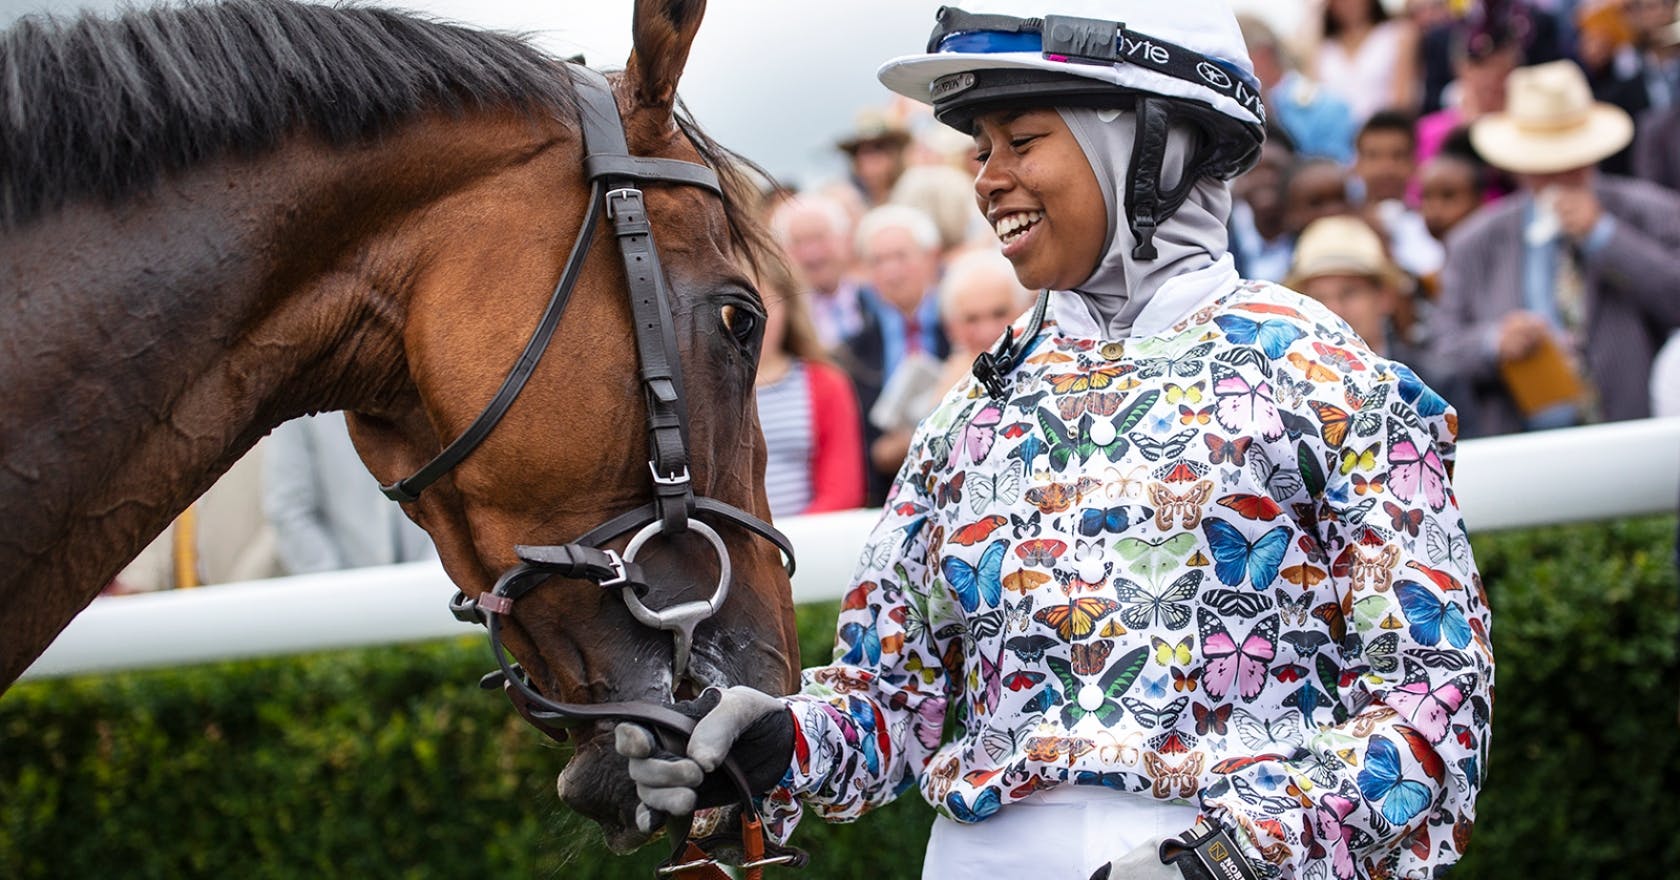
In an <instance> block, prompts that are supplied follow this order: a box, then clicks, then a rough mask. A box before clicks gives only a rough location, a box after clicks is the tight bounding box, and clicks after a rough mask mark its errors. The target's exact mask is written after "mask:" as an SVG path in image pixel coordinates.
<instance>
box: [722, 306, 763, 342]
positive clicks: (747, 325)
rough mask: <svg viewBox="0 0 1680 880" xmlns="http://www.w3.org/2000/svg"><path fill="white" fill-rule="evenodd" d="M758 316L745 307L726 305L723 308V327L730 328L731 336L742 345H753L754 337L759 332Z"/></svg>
mask: <svg viewBox="0 0 1680 880" xmlns="http://www.w3.org/2000/svg"><path fill="white" fill-rule="evenodd" d="M758 320H759V318H758V315H757V314H755V313H753V311H752V310H751V309H748V308H746V307H745V306H738V305H733V304H731V305H726V306H724V307H723V326H725V327H728V328H729V335H731V336H733V337H735V341H736V342H739V343H741V344H742V345H751V344H752V341H753V336H754V334H756V333H757V332H758Z"/></svg>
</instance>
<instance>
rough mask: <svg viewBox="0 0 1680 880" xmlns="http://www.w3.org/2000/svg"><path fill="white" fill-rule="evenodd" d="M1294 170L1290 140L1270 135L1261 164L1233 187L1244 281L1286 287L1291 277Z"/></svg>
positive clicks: (1234, 238)
mask: <svg viewBox="0 0 1680 880" xmlns="http://www.w3.org/2000/svg"><path fill="white" fill-rule="evenodd" d="M1294 166H1295V152H1294V148H1293V146H1292V145H1291V144H1290V141H1289V137H1288V135H1286V134H1283V133H1282V132H1280V131H1278V130H1276V129H1270V130H1269V131H1268V133H1267V136H1266V143H1265V145H1264V146H1262V147H1261V148H1260V161H1259V162H1257V163H1256V164H1255V166H1254V167H1253V168H1251V169H1249V170H1248V173H1246V174H1244V175H1243V176H1241V177H1239V178H1237V179H1236V180H1234V181H1232V182H1231V196H1232V198H1233V203H1232V205H1231V220H1230V225H1231V231H1230V241H1231V255H1232V258H1233V259H1235V260H1236V264H1237V274H1238V275H1240V276H1242V277H1244V278H1253V279H1257V280H1260V281H1282V280H1283V277H1284V276H1285V275H1287V274H1289V261H1290V259H1291V257H1292V256H1293V255H1294V253H1295V236H1293V235H1291V234H1290V233H1289V224H1288V218H1287V217H1286V216H1285V213H1286V211H1287V209H1288V204H1287V202H1286V200H1285V199H1284V193H1283V188H1284V182H1285V181H1286V180H1287V179H1288V177H1289V174H1290V171H1291V169H1293V168H1294Z"/></svg>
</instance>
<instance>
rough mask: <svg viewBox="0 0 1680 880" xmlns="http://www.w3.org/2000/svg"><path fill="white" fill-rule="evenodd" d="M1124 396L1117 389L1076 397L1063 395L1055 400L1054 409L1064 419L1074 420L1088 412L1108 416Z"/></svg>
mask: <svg viewBox="0 0 1680 880" xmlns="http://www.w3.org/2000/svg"><path fill="white" fill-rule="evenodd" d="M1124 399H1125V396H1124V395H1122V394H1121V393H1120V392H1118V391H1093V392H1091V393H1090V394H1082V395H1080V396H1078V397H1063V398H1060V399H1058V400H1057V401H1056V411H1057V412H1059V413H1061V414H1062V418H1063V419H1064V420H1065V421H1069V422H1071V421H1074V420H1076V419H1078V418H1079V417H1080V416H1082V415H1084V414H1086V413H1090V414H1091V415H1093V416H1102V417H1105V418H1106V417H1108V416H1111V415H1114V413H1115V412H1116V411H1117V410H1119V409H1120V401H1122V400H1124Z"/></svg>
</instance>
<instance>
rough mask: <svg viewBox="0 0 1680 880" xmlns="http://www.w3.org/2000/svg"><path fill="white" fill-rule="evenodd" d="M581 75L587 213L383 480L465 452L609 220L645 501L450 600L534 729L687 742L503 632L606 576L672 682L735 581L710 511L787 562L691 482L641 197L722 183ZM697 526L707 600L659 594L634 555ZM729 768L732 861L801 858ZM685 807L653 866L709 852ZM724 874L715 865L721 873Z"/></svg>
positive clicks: (647, 707) (413, 485) (439, 472)
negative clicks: (656, 636)
mask: <svg viewBox="0 0 1680 880" xmlns="http://www.w3.org/2000/svg"><path fill="white" fill-rule="evenodd" d="M570 69H571V70H572V71H573V73H574V74H575V75H574V81H575V83H576V85H577V93H578V99H579V121H580V123H581V125H582V133H583V143H584V148H585V150H586V156H585V159H584V170H585V174H586V175H587V177H588V179H589V183H590V196H589V208H588V211H587V212H586V213H585V215H584V218H583V226H582V228H581V229H580V230H579V232H578V238H577V241H576V242H574V243H573V245H572V250H571V253H570V255H569V256H568V257H567V259H566V265H565V268H564V270H562V271H561V273H560V280H559V282H558V283H556V285H555V287H554V292H553V293H552V294H551V295H550V297H549V301H548V305H547V307H546V308H545V309H544V311H543V314H542V318H541V320H540V321H538V323H537V328H536V330H535V331H533V332H532V334H531V338H530V340H529V341H527V342H526V343H525V348H524V350H523V351H522V352H521V353H520V355H519V360H518V361H516V362H515V363H514V366H513V369H512V370H511V371H510V372H509V373H508V375H507V378H505V379H504V380H502V384H501V387H500V388H499V389H498V390H497V391H496V395H495V397H494V398H492V399H491V401H490V403H489V404H488V405H486V406H485V408H484V410H483V411H482V412H480V413H479V414H478V417H477V418H475V419H473V422H472V424H471V425H469V426H468V427H467V429H466V430H465V431H464V432H462V434H461V435H460V436H459V437H457V438H455V440H454V441H453V442H451V443H450V444H449V445H448V446H446V447H445V448H444V449H443V451H442V452H440V453H438V455H437V457H436V458H433V459H432V460H431V461H430V462H427V464H426V465H425V466H424V467H422V468H420V470H418V471H416V472H415V473H414V474H413V475H411V476H409V477H407V478H406V479H402V480H398V481H396V482H394V483H392V484H390V485H388V486H382V487H381V489H380V490H381V491H382V492H384V493H385V496H386V497H387V498H390V499H392V500H394V501H400V502H412V501H415V500H416V499H418V498H419V496H420V493H421V491H423V490H424V489H425V488H426V487H427V486H429V485H431V484H432V483H434V482H436V481H437V480H438V478H439V477H442V476H443V475H444V474H446V473H448V472H449V471H450V470H451V469H452V468H454V467H455V466H456V465H457V464H460V462H461V461H462V460H463V459H465V458H466V457H467V456H468V455H469V454H471V453H472V451H473V450H474V449H475V448H477V446H478V445H479V444H480V443H482V442H483V441H484V439H485V438H486V437H487V436H489V434H490V432H491V431H492V430H493V429H494V428H495V427H496V425H497V424H498V423H499V422H500V421H501V419H502V417H503V416H504V415H506V414H507V411H508V408H509V407H511V406H512V405H513V401H514V399H515V398H516V397H518V396H519V392H520V390H521V389H523V388H524V387H525V384H526V382H528V381H529V380H530V378H531V375H532V374H533V373H534V372H535V371H536V367H537V363H538V362H539V361H540V360H541V359H542V356H543V352H544V351H545V350H546V349H547V348H548V343H549V341H550V340H551V339H552V338H553V336H554V332H555V330H556V328H558V327H559V324H560V318H561V315H562V314H564V312H565V310H566V304H567V302H568V301H569V300H570V299H571V295H572V291H573V289H574V288H575V287H576V285H577V281H578V278H579V276H580V274H581V273H582V269H583V262H584V260H585V258H586V257H587V255H588V253H589V248H590V245H591V244H592V243H593V241H594V237H595V227H596V225H597V224H598V223H599V221H600V219H601V215H602V214H603V213H605V215H606V218H607V220H608V221H610V222H611V223H612V224H613V234H614V235H615V236H616V237H617V239H618V249H619V254H620V255H621V256H622V258H623V260H624V271H625V276H626V280H627V282H628V285H629V291H630V304H631V316H632V321H633V322H634V329H635V337H636V352H637V357H638V360H639V362H640V365H641V367H640V378H641V385H642V389H643V392H644V397H645V398H646V402H647V410H648V422H647V430H648V447H649V458H648V470H649V474H650V477H651V485H652V489H653V496H654V497H653V501H651V502H650V503H648V504H645V505H643V506H641V507H638V508H636V509H634V510H630V511H626V512H624V513H621V514H619V515H618V516H615V517H613V518H612V519H610V520H608V521H607V522H605V523H602V524H601V525H599V526H597V527H595V528H594V529H591V530H590V531H589V532H587V533H586V534H584V535H583V536H581V537H579V538H577V539H576V540H574V541H572V542H571V543H569V544H557V545H545V546H518V547H515V548H514V551H515V553H516V554H517V556H518V558H519V564H518V565H515V566H514V567H513V568H510V569H508V570H507V571H506V572H503V573H502V575H501V577H500V578H498V579H497V580H496V584H495V586H494V587H493V588H491V589H490V590H489V591H488V592H485V593H483V594H481V595H479V596H477V597H469V596H467V595H466V593H465V592H463V591H459V590H457V591H456V593H455V597H454V598H453V599H452V600H451V601H450V603H449V606H450V610H451V612H453V613H454V615H455V617H456V618H457V619H459V620H462V621H464V622H467V623H482V624H484V625H485V626H486V627H487V628H488V630H489V634H490V645H491V648H492V650H493V651H494V653H495V656H496V663H497V665H498V666H499V667H500V669H499V670H498V671H496V672H493V673H491V674H490V675H487V676H485V678H484V680H483V681H482V682H481V685H483V686H484V687H486V688H497V687H499V688H501V689H502V690H503V691H504V692H505V693H506V694H507V696H508V698H509V699H510V700H511V701H512V702H513V705H514V708H515V709H517V710H518V711H519V713H520V715H522V716H524V718H525V719H526V720H527V721H529V722H530V723H531V724H532V725H533V726H535V727H536V728H537V729H538V730H541V731H542V732H543V733H545V734H547V735H548V736H550V737H553V738H554V739H556V740H565V739H566V738H567V733H566V728H568V727H572V726H576V725H579V724H585V723H591V722H603V721H633V722H637V723H640V724H644V725H647V726H649V727H651V728H652V729H653V730H654V731H655V733H656V734H658V736H659V738H660V740H661V743H662V744H663V745H664V747H665V748H667V749H670V750H672V751H675V752H678V753H681V752H682V750H683V743H684V742H685V741H686V739H687V736H688V734H690V733H691V732H692V731H693V729H694V720H693V719H691V718H689V717H688V716H686V715H683V714H682V713H680V712H677V711H675V710H674V709H671V708H669V707H667V706H661V705H657V704H654V703H641V702H618V703H561V702H556V701H554V700H550V699H549V698H547V697H545V696H543V695H542V694H541V693H539V692H538V691H537V689H536V687H535V685H533V684H532V682H531V681H530V678H529V677H528V676H527V675H526V674H525V672H524V670H522V669H521V668H520V667H519V664H517V663H515V662H513V661H512V659H511V658H510V657H509V656H508V654H507V651H506V649H505V647H504V646H503V644H502V626H503V622H504V620H505V619H506V618H507V617H508V615H510V614H511V613H512V611H513V605H514V602H516V601H517V600H518V599H519V598H520V597H522V596H524V595H525V594H526V593H529V592H530V591H531V590H532V589H534V588H535V587H537V586H538V585H539V584H542V583H546V582H547V581H548V579H549V578H551V577H559V578H566V579H575V580H588V581H593V582H594V583H596V584H597V585H599V586H600V587H602V588H605V589H616V590H618V591H619V592H620V595H621V596H622V597H623V599H624V602H625V604H626V605H627V606H628V608H629V610H630V613H631V615H632V616H633V617H634V618H635V619H636V620H637V621H638V622H640V623H641V624H643V625H644V626H648V627H653V628H656V629H662V630H668V631H670V632H671V634H672V638H673V642H674V644H673V651H672V679H671V684H672V688H673V689H675V688H676V687H677V686H678V685H679V684H680V683H681V682H682V681H683V680H684V678H685V677H686V675H687V673H688V666H689V662H690V657H691V655H692V651H693V643H694V630H695V627H696V626H698V625H699V623H700V622H701V621H703V620H705V619H707V618H709V617H711V616H713V615H714V614H716V613H717V612H718V610H719V609H720V608H721V607H722V606H723V602H724V600H725V599H726V598H727V597H728V594H729V582H730V579H731V577H732V575H733V571H732V568H731V566H730V560H729V551H728V548H727V547H726V546H725V545H724V543H723V538H722V537H721V536H720V535H719V534H718V533H717V531H716V530H715V529H713V528H712V527H711V526H710V525H707V523H706V522H705V521H704V519H707V518H709V519H712V520H714V521H717V522H719V523H729V524H733V525H735V526H738V527H740V528H743V529H746V530H747V531H748V532H750V533H752V534H755V535H758V536H760V537H762V538H765V539H766V540H768V541H770V542H771V543H772V544H774V545H776V547H778V548H779V549H780V550H781V551H782V553H783V554H784V555H785V556H786V559H787V570H788V573H789V574H790V575H791V574H792V573H793V567H794V564H793V547H792V545H791V544H790V543H789V542H788V539H787V537H786V536H784V535H783V534H782V533H781V532H779V531H777V530H776V529H775V528H774V527H773V526H771V525H770V524H769V523H767V522H765V521H764V520H762V519H759V518H758V517H756V516H753V515H752V514H750V513H747V512H746V511H744V510H741V509H740V508H738V507H735V506H734V505H731V504H728V503H726V502H723V501H719V500H717V499H715V498H708V497H705V496H696V495H695V494H694V486H693V482H692V480H691V479H690V476H689V467H688V465H689V456H688V411H687V407H686V405H685V402H684V397H683V386H682V369H681V365H680V362H679V360H678V348H677V340H676V322H675V321H674V319H673V318H672V316H671V295H670V291H669V289H668V284H667V282H666V279H665V273H664V271H663V270H662V269H661V267H660V264H659V252H658V249H657V248H656V247H655V244H654V240H653V230H652V226H651V224H650V223H649V220H648V217H647V212H646V208H645V205H644V202H643V198H642V190H641V188H640V186H639V184H642V183H668V184H679V185H685V186H698V187H701V188H704V189H707V190H710V191H712V192H713V193H715V194H717V195H719V196H720V197H721V196H722V194H723V190H722V187H721V186H720V185H719V183H718V176H717V172H716V171H714V170H713V169H711V168H709V167H707V166H705V165H701V164H697V163H694V162H686V161H682V160H677V159H663V158H654V157H644V156H632V155H630V150H629V146H628V144H627V143H626V141H625V137H624V129H623V122H622V120H621V119H620V117H619V113H618V104H617V102H616V101H615V100H614V99H613V94H612V89H611V87H610V86H609V85H608V83H607V79H606V77H605V76H603V75H601V73H599V72H598V71H595V70H591V69H589V68H585V67H581V66H571V67H570ZM631 532H634V534H633V535H632V536H631V538H630V541H629V543H628V544H627V545H626V546H625V548H624V552H623V553H622V554H620V553H618V552H616V551H614V550H611V549H607V548H605V547H604V546H603V545H605V544H606V543H608V542H610V541H612V540H614V539H616V538H619V537H622V536H623V535H625V534H629V533H631ZM684 532H692V533H694V534H697V535H699V536H700V537H702V538H704V539H705V540H706V541H707V543H709V544H710V545H711V547H712V550H713V552H715V553H716V554H717V558H718V565H719V569H720V572H719V575H718V583H717V587H716V588H715V590H714V591H713V593H712V596H711V597H710V598H709V599H707V600H705V601H689V602H679V603H676V604H670V605H665V606H663V607H659V608H654V607H652V606H651V605H650V604H649V601H648V600H649V599H650V598H651V596H650V593H651V592H652V590H651V589H650V586H649V584H648V582H647V579H646V577H645V576H644V574H643V572H642V568H641V566H639V565H637V563H636V559H637V556H638V555H639V554H640V552H641V550H642V548H643V547H645V546H646V545H647V543H648V542H649V541H651V540H652V539H654V538H656V537H660V536H672V535H677V534H682V533H684ZM723 772H724V773H725V774H726V775H727V776H728V777H729V779H730V780H731V781H732V782H733V783H734V785H735V787H736V789H737V790H738V792H739V794H740V801H741V842H740V849H741V852H742V861H741V864H740V867H741V868H743V869H744V870H746V871H747V874H748V876H755V875H756V874H757V872H758V870H759V869H760V868H761V867H762V866H763V865H767V864H793V865H798V864H803V862H804V854H803V853H800V852H798V851H797V850H791V849H781V848H775V849H777V850H778V851H777V853H776V854H774V855H771V856H768V857H767V856H766V855H765V852H766V846H765V843H764V839H763V831H762V824H761V822H760V820H759V816H758V811H757V806H756V804H754V802H753V796H754V792H752V791H751V790H750V787H749V786H748V785H747V782H746V778H745V776H743V775H742V774H741V771H740V768H739V767H737V766H736V765H735V763H734V761H732V760H731V761H726V762H725V763H724V765H723ZM691 821H692V817H681V818H680V819H676V820H674V821H673V824H672V825H671V826H669V827H670V831H671V835H672V837H673V843H674V845H675V849H674V850H673V853H672V857H671V859H670V860H668V862H667V864H666V865H665V866H664V867H662V868H661V869H660V873H662V874H664V873H677V872H686V871H692V870H698V869H702V868H706V867H708V866H710V867H711V868H712V869H713V870H715V865H716V862H715V861H714V860H712V859H710V858H709V857H706V856H705V855H704V853H703V852H700V851H698V850H695V849H693V848H692V845H691V844H689V843H688V835H689V830H690V823H691ZM718 876H723V875H722V874H721V873H720V874H719V875H718Z"/></svg>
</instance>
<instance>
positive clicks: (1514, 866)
mask: <svg viewBox="0 0 1680 880" xmlns="http://www.w3.org/2000/svg"><path fill="white" fill-rule="evenodd" d="M1673 533H1674V520H1673V518H1671V517H1670V518H1658V519H1647V520H1637V521H1631V522H1623V523H1616V524H1611V525H1603V526H1590V527H1573V528H1555V529H1543V530H1535V531H1527V532H1519V533H1511V534H1504V535H1493V536H1485V537H1482V538H1479V539H1477V541H1476V552H1477V559H1478V561H1479V563H1480V564H1481V567H1482V571H1483V573H1484V574H1485V576H1486V578H1487V580H1488V583H1489V587H1490V592H1491V596H1492V602H1493V606H1494V609H1495V628H1494V641H1495V645H1496V649H1497V651H1498V656H1499V680H1498V699H1497V704H1496V708H1495V712H1494V725H1495V735H1494V746H1493V758H1492V763H1491V765H1490V778H1489V783H1488V788H1487V791H1486V792H1485V793H1484V795H1483V797H1482V800H1481V804H1480V812H1481V815H1482V821H1481V823H1480V826H1479V827H1478V829H1477V832H1476V838H1475V842H1474V844H1473V845H1472V846H1471V848H1470V857H1469V859H1468V860H1467V861H1466V862H1465V864H1464V865H1463V866H1462V868H1461V870H1459V871H1458V872H1456V874H1455V876H1457V877H1461V878H1462V877H1472V878H1513V880H1518V878H1520V880H1531V878H1534V877H1563V876H1575V877H1581V876H1617V877H1623V878H1644V877H1653V878H1654V877H1660V876H1667V875H1668V874H1669V873H1670V871H1669V868H1670V866H1673V865H1677V864H1680V842H1677V839H1676V836H1675V834H1674V829H1680V801H1677V799H1676V797H1675V794H1674V793H1675V792H1676V791H1677V790H1680V736H1676V732H1677V731H1676V709H1677V686H1676V682H1677V677H1676V675H1675V671H1676V669H1675V667H1676V650H1675V645H1676V627H1677V620H1680V615H1677V613H1676V584H1675V575H1674V570H1673V563H1672V561H1671V560H1672V559H1673V550H1674V545H1673ZM834 611H835V609H834V607H833V606H822V607H813V608H807V609H803V610H802V613H801V620H800V632H801V638H802V644H803V647H804V651H805V654H806V657H807V658H816V659H820V658H824V657H826V656H827V653H828V645H829V644H830V643H831V639H832V627H833V615H834ZM488 666H489V658H488V652H487V650H486V648H485V647H484V645H483V644H482V642H481V640H479V639H478V638H464V639H462V640H460V641H454V642H447V643H440V644H432V645H424V646H415V647H405V648H398V649H378V650H363V651H352V652H344V653H337V654H332V655H318V656H311V657H304V658H293V659H283V660H264V661H256V662H243V663H226V664H216V665H212V666H206V667H198V668H191V669H177V670H169V671H160V672H148V673H133V674H124V675H114V676H103V677H89V678H82V679H75V680H69V681H58V682H41V683H30V684H23V685H19V686H17V687H14V688H13V689H12V690H11V692H10V693H8V694H6V695H5V697H4V698H0V877H5V878H34V877H54V878H61V877H107V876H120V877H135V878H176V877H189V876H190V877H234V876H238V877H242V878H315V877H355V878H384V877H391V878H399V877H400V878H429V877H437V878H462V877H538V878H545V877H566V878H607V877H625V878H637V880H645V878H647V877H650V876H652V875H651V866H652V864H653V863H654V862H656V861H657V860H658V857H659V855H660V854H659V853H657V852H652V851H644V852H642V853H638V854H637V855H635V856H631V857H624V858H619V857H613V856H609V855H607V854H605V852H604V850H603V849H602V847H601V844H600V837H599V834H598V833H597V832H595V831H594V830H593V827H592V826H590V825H589V824H588V823H586V822H583V821H581V820H579V819H577V818H576V817H575V816H573V815H571V814H570V813H569V812H567V811H566V810H564V809H563V808H562V807H561V806H560V805H559V803H558V800H557V798H556V797H555V795H554V788H553V783H554V776H555V774H556V773H557V772H558V770H559V767H560V765H561V763H562V762H563V761H564V759H565V752H564V751H563V750H562V749H560V748H558V747H553V746H550V745H547V744H546V743H545V742H544V741H543V740H542V739H541V737H540V736H538V735H537V734H536V733H534V732H533V731H531V730H529V729H527V728H526V727H525V726H524V725H523V723H522V722H520V721H519V720H518V719H517V718H516V717H515V716H514V715H513V713H512V712H511V711H509V709H508V707H507V705H506V703H505V702H504V701H502V700H500V699H499V698H495V697H492V696H491V695H487V694H485V693H483V692H481V691H479V690H477V689H476V688H475V687H473V682H474V680H475V678H476V676H477V674H478V673H480V672H482V671H484V670H485V669H487V668H488ZM931 817H932V814H931V812H930V811H929V810H928V809H927V808H926V807H925V806H924V805H923V804H921V802H920V800H919V799H917V798H915V797H913V796H912V797H909V798H905V799H902V800H901V801H900V802H899V803H897V804H895V805H893V806H892V807H890V808H888V809H886V810H883V811H881V812H879V813H876V814H874V815H871V816H869V817H866V818H865V819H864V821H862V822H859V823H857V824H855V825H850V826H825V825H822V824H820V823H817V822H810V823H807V824H806V825H805V826H803V827H802V828H801V829H800V832H799V835H798V840H797V842H798V843H800V844H801V845H802V846H805V847H807V848H809V849H810V850H811V851H812V852H813V854H814V865H813V867H812V868H809V869H807V870H806V871H804V872H801V873H802V875H803V876H805V877H808V878H813V880H816V878H869V880H886V878H892V877H915V876H916V875H917V873H918V868H919V864H920V859H921V852H922V848H923V846H924V843H925V840H926V836H927V827H928V824H929V823H930V822H931ZM779 876H785V877H795V876H800V875H799V874H794V873H791V872H784V873H782V874H780V875H779Z"/></svg>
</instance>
